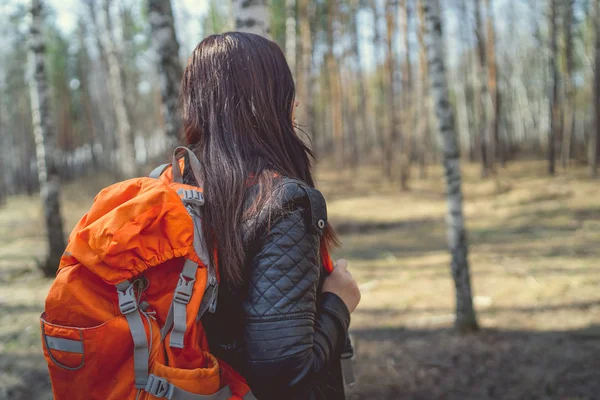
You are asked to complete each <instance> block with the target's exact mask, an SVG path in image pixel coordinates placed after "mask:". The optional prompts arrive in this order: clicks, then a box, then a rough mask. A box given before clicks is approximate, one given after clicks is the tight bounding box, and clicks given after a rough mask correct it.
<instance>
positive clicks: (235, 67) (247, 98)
mask: <svg viewBox="0 0 600 400" xmlns="http://www.w3.org/2000/svg"><path fill="white" fill-rule="evenodd" d="M295 93H296V92H295V86H294V80H293V78H292V73H291V71H290V68H289V66H288V64H287V62H286V60H285V57H284V55H283V52H282V51H281V49H280V48H279V46H277V44H275V43H274V42H272V41H270V40H268V39H265V38H263V37H261V36H259V35H255V34H250V33H241V32H229V33H224V34H221V35H212V36H209V37H207V38H205V39H204V40H203V41H202V42H200V44H198V46H197V47H196V48H195V49H194V52H193V53H192V56H191V57H190V59H189V61H188V65H187V67H186V69H185V72H184V76H183V81H182V87H181V96H182V103H183V117H184V118H183V119H184V130H185V139H186V141H187V144H188V146H189V147H190V148H191V149H192V150H193V151H194V152H195V153H196V154H197V155H198V158H199V160H200V163H201V166H202V171H203V173H204V176H203V190H204V193H205V195H206V204H205V206H204V213H203V218H204V221H205V223H204V224H203V225H204V231H205V232H204V234H205V238H206V240H207V242H208V243H207V244H208V248H216V249H217V258H218V262H219V270H220V274H221V277H222V278H223V279H224V281H225V282H226V283H227V284H229V285H231V286H237V285H239V284H240V283H242V282H243V266H244V261H245V255H244V246H243V241H242V234H241V228H242V223H243V222H244V221H247V220H249V219H251V218H253V217H256V214H257V213H258V212H260V210H261V208H262V206H263V205H264V203H265V202H266V201H267V198H268V196H269V194H270V193H271V191H272V189H273V181H274V179H275V178H274V176H275V174H279V175H282V176H287V177H290V178H295V179H300V180H302V181H304V182H305V183H306V184H308V185H309V186H314V182H313V178H312V174H311V160H312V158H313V154H312V152H311V150H310V148H309V147H307V146H306V145H305V144H304V142H303V141H302V140H301V139H300V138H299V137H298V136H297V134H296V132H295V130H294V126H293V121H292V110H293V107H294V99H295ZM249 182H252V183H254V184H257V185H259V195H258V196H257V201H255V204H254V206H253V207H250V208H249V209H248V210H247V211H246V212H244V203H245V200H246V194H247V190H248V187H249ZM325 238H326V240H327V241H328V242H331V243H333V242H334V241H335V235H334V234H333V231H332V230H331V229H330V228H327V230H326V232H325ZM213 261H214V260H213Z"/></svg>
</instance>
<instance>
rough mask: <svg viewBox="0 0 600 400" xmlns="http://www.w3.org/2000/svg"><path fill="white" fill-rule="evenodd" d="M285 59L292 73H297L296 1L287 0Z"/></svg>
mask: <svg viewBox="0 0 600 400" xmlns="http://www.w3.org/2000/svg"><path fill="white" fill-rule="evenodd" d="M285 58H286V59H287V62H288V65H289V66H290V69H291V70H292V73H293V74H294V75H295V76H297V71H296V0H285Z"/></svg>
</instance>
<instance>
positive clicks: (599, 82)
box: [588, 0, 600, 178]
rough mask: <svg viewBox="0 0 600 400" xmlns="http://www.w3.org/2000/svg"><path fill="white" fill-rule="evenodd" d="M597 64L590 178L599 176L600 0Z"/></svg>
mask: <svg viewBox="0 0 600 400" xmlns="http://www.w3.org/2000/svg"><path fill="white" fill-rule="evenodd" d="M594 28H595V31H596V38H595V46H594V47H595V63H596V72H595V75H594V100H593V101H594V126H593V129H592V132H591V134H590V143H589V144H588V164H589V169H590V176H591V177H593V178H595V177H597V176H598V146H600V0H594Z"/></svg>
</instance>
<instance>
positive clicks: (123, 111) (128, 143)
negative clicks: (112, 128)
mask: <svg viewBox="0 0 600 400" xmlns="http://www.w3.org/2000/svg"><path fill="white" fill-rule="evenodd" d="M97 17H98V27H99V29H98V30H99V32H98V34H99V35H100V42H101V44H102V48H103V50H104V52H105V53H106V60H107V63H108V81H109V82H108V84H109V87H110V94H111V97H112V102H113V107H114V110H115V117H116V121H117V132H116V139H117V146H118V151H119V157H118V162H119V167H120V171H121V174H122V175H123V177H124V178H130V177H132V176H134V175H135V174H136V164H135V147H134V140H133V132H132V130H131V124H130V123H129V116H128V115H127V105H126V104H125V91H124V83H123V79H122V73H121V65H120V62H119V58H118V57H117V49H116V47H115V42H114V38H113V35H112V32H111V30H110V24H109V18H110V0H103V1H102V10H100V12H99V13H97Z"/></svg>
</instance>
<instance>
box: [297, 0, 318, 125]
mask: <svg viewBox="0 0 600 400" xmlns="http://www.w3.org/2000/svg"><path fill="white" fill-rule="evenodd" d="M309 3H310V0H299V2H298V23H299V25H300V26H299V28H300V49H301V52H300V64H299V68H298V76H297V79H296V82H297V84H298V95H297V98H298V100H299V101H300V105H299V117H300V118H299V125H300V127H301V128H306V129H309V132H308V133H309V134H310V135H311V137H312V135H314V133H315V132H314V131H313V129H314V127H313V123H314V122H313V118H314V116H313V112H312V107H313V103H314V101H315V98H314V97H312V96H311V95H310V93H311V88H310V86H311V80H312V65H313V49H312V32H311V27H310V17H309V7H310V4H309Z"/></svg>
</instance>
